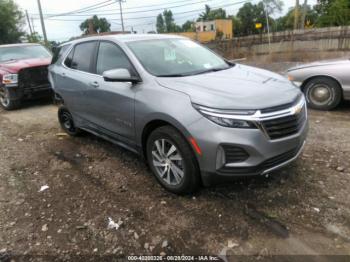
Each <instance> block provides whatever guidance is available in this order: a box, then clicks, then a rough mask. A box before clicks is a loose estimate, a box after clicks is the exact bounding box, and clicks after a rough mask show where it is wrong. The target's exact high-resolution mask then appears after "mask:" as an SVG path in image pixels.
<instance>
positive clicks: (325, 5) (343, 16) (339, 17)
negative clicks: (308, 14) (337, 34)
mask: <svg viewBox="0 0 350 262" xmlns="http://www.w3.org/2000/svg"><path fill="white" fill-rule="evenodd" d="M315 9H316V10H317V12H319V14H320V18H319V21H318V25H319V26H321V27H323V26H343V25H349V24H350V1H349V0H319V1H318V4H317V5H316V8H315Z"/></svg>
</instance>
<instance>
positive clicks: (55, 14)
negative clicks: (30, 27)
mask: <svg viewBox="0 0 350 262" xmlns="http://www.w3.org/2000/svg"><path fill="white" fill-rule="evenodd" d="M110 1H111V0H110ZM189 1H191V0H182V1H175V2H168V3H162V4H156V5H144V6H135V7H126V8H124V9H125V10H132V9H141V8H148V7H156V6H163V5H168V4H177V3H183V2H189ZM209 1H211V0H209ZM106 2H109V1H106ZM106 2H102V3H100V4H96V5H101V4H103V3H106ZM111 4H113V3H110V4H107V5H106V6H108V5H111ZM94 6H95V5H94ZM91 7H93V6H90V7H85V8H82V9H78V10H75V11H69V12H66V13H52V14H46V15H48V16H60V15H62V14H71V13H85V12H88V11H91V10H83V9H87V8H91ZM102 7H104V6H98V7H95V8H94V9H99V8H102ZM164 8H166V7H164ZM167 8H168V7H167ZM110 11H119V9H112V10H100V11H97V12H110ZM31 15H39V14H38V13H31Z"/></svg>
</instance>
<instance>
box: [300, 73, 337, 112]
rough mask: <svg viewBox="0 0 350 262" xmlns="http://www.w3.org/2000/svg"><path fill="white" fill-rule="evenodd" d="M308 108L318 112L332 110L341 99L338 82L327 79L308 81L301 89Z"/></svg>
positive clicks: (318, 78) (319, 78) (320, 78)
mask: <svg viewBox="0 0 350 262" xmlns="http://www.w3.org/2000/svg"><path fill="white" fill-rule="evenodd" d="M303 91H304V94H305V97H306V100H307V103H308V106H309V107H310V108H313V109H318V110H332V109H334V108H336V107H337V106H338V105H339V103H340V101H341V99H342V90H341V87H340V86H339V84H338V82H337V81H335V80H333V79H331V78H328V77H317V78H314V79H312V80H310V81H309V82H308V83H307V84H306V86H305V87H304V89H303Z"/></svg>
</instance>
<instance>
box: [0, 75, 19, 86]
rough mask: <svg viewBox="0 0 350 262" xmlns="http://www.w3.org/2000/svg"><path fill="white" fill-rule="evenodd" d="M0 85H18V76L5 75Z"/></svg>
mask: <svg viewBox="0 0 350 262" xmlns="http://www.w3.org/2000/svg"><path fill="white" fill-rule="evenodd" d="M2 83H3V84H5V85H12V84H17V83H18V75H17V74H7V75H4V76H3V77H2Z"/></svg>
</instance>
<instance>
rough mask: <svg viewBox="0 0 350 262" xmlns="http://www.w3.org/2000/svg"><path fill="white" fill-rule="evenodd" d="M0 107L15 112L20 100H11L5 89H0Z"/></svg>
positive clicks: (19, 105)
mask: <svg viewBox="0 0 350 262" xmlns="http://www.w3.org/2000/svg"><path fill="white" fill-rule="evenodd" d="M0 105H1V107H2V108H3V109H5V110H8V111H10V110H15V109H18V108H20V107H21V100H12V99H11V95H10V93H9V91H8V90H7V88H5V87H0Z"/></svg>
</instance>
